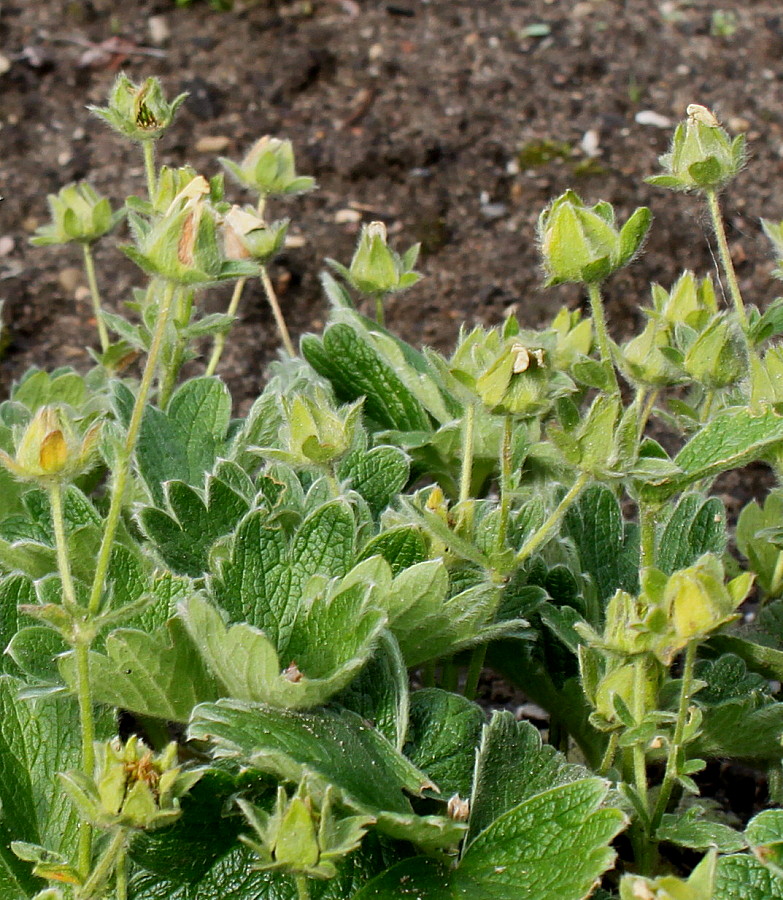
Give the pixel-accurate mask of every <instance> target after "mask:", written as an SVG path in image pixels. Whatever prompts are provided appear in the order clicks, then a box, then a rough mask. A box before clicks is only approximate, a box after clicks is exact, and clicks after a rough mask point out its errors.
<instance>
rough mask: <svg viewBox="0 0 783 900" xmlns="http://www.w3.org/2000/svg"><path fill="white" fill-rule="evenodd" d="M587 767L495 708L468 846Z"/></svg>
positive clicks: (479, 766)
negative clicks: (570, 760)
mask: <svg viewBox="0 0 783 900" xmlns="http://www.w3.org/2000/svg"><path fill="white" fill-rule="evenodd" d="M585 774H586V770H585V769H583V768H582V767H581V766H577V765H573V764H571V763H568V762H567V761H566V759H565V757H564V756H563V755H562V754H561V753H558V752H557V751H556V750H555V748H554V747H551V746H549V745H544V744H543V743H542V741H541V735H540V733H539V731H538V729H536V728H535V727H534V726H533V725H531V724H530V723H529V722H516V721H515V720H514V717H513V716H512V715H511V713H509V712H495V713H494V714H493V716H492V721H491V722H490V724H489V725H488V726H486V728H485V729H484V735H483V737H482V741H481V748H480V750H479V754H478V758H477V760H476V777H475V782H474V785H473V796H472V798H471V802H470V806H471V810H470V822H469V828H468V838H467V842H466V843H467V845H468V846H469V845H470V844H471V842H472V841H474V840H475V839H476V838H477V837H478V836H479V835H480V834H481V833H482V832H483V831H484V830H485V829H487V828H489V826H490V825H491V824H492V823H493V822H494V821H495V820H496V819H498V818H499V817H500V816H502V815H504V814H505V813H507V812H508V811H509V810H511V809H513V808H514V807H515V806H517V805H518V804H520V803H522V802H524V801H525V800H528V799H529V798H531V797H533V796H535V795H536V794H540V793H542V792H544V791H548V790H550V789H551V788H554V787H558V786H560V785H564V784H568V783H569V782H573V781H576V780H577V779H580V778H584V776H585Z"/></svg>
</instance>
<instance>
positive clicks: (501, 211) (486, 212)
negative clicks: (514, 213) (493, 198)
mask: <svg viewBox="0 0 783 900" xmlns="http://www.w3.org/2000/svg"><path fill="white" fill-rule="evenodd" d="M507 212H508V207H507V206H506V204H505V203H484V204H482V206H481V215H482V216H484V218H485V219H502V218H503V216H505V215H506V213H507Z"/></svg>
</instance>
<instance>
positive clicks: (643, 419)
mask: <svg viewBox="0 0 783 900" xmlns="http://www.w3.org/2000/svg"><path fill="white" fill-rule="evenodd" d="M640 393H641V394H642V396H643V391H642V390H641V389H640ZM658 393H659V391H657V390H655V391H650V394H649V396H648V397H647V399H646V400H645V401H644V405H643V406H642V411H641V412H640V413H639V429H638V431H637V434H638V436H639V440H640V441H641V440H642V438H643V437H644V432H645V429H646V428H647V422H648V420H649V418H650V416H651V415H652V411H653V408H654V407H655V401H656V400H657V399H658Z"/></svg>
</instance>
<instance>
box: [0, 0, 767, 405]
mask: <svg viewBox="0 0 783 900" xmlns="http://www.w3.org/2000/svg"><path fill="white" fill-rule="evenodd" d="M0 54H1V55H2V58H0V71H2V70H5V71H4V73H3V74H2V75H0V90H1V91H2V93H1V94H0V184H2V194H3V195H4V199H3V202H2V204H0V216H2V219H0V299H2V300H4V301H5V312H4V318H5V322H6V327H7V329H8V338H9V340H10V343H9V345H8V347H7V349H6V352H5V354H4V357H3V359H2V361H0V378H1V379H2V381H3V383H4V385H5V386H6V387H7V385H8V383H9V382H10V380H11V379H13V378H18V377H19V376H20V375H21V373H22V372H23V371H24V370H25V369H26V368H27V367H28V366H30V365H32V364H38V365H45V366H48V367H51V366H56V365H61V364H70V365H74V366H76V367H77V368H85V367H87V366H88V365H89V358H88V356H87V354H86V353H85V350H84V347H85V345H86V344H94V342H95V336H94V323H93V322H92V321H91V313H90V306H89V304H88V302H87V301H86V299H85V294H86V291H85V290H84V285H83V281H82V277H81V276H80V275H79V272H78V266H79V265H80V262H81V260H80V255H79V253H78V251H77V250H76V249H75V248H74V247H61V248H55V249H50V248H47V249H38V248H33V247H30V246H29V244H28V237H29V235H30V233H31V232H32V231H33V230H34V229H35V227H36V226H37V225H39V224H42V223H43V222H45V221H47V219H48V212H47V208H46V194H47V193H50V192H55V191H57V190H58V189H59V188H60V187H61V186H62V185H64V184H66V183H68V182H70V181H74V180H78V179H82V178H89V179H90V180H91V181H92V183H93V184H94V185H95V186H96V187H97V189H98V190H100V191H101V192H103V193H106V194H108V195H109V196H111V197H112V198H114V200H115V201H117V202H119V201H121V199H122V198H123V197H124V196H125V195H126V194H128V193H132V192H138V193H140V192H142V190H143V177H142V169H141V162H140V159H139V157H138V153H137V150H136V148H135V147H133V146H131V145H127V144H125V143H123V141H122V140H121V139H119V138H118V137H117V136H116V135H114V134H112V133H110V132H109V131H108V130H107V129H106V128H105V127H104V126H103V125H102V123H100V122H99V121H98V120H97V119H95V118H94V117H91V116H90V115H89V114H88V113H87V112H86V110H85V106H86V105H88V104H98V105H100V104H102V103H104V102H105V98H106V96H107V92H108V90H109V88H110V86H111V84H112V81H113V79H114V77H115V73H116V71H117V70H119V69H124V70H125V71H126V72H127V73H128V75H129V76H130V77H131V78H132V79H134V80H136V81H140V80H142V79H143V78H144V77H145V76H147V75H149V74H153V75H157V76H160V77H161V78H162V80H163V82H164V85H165V87H166V90H167V92H168V93H169V95H170V96H173V95H174V94H176V93H178V92H180V91H183V90H187V91H190V98H189V99H188V101H187V103H186V104H185V107H184V109H183V110H182V111H181V113H180V115H179V117H178V119H177V121H176V123H175V125H174V127H173V128H172V130H171V131H170V132H169V134H168V135H167V136H166V138H165V139H164V140H163V141H162V143H161V147H160V159H161V160H162V161H166V162H168V163H171V164H184V163H185V162H190V163H191V164H193V165H194V166H195V167H197V168H198V169H200V170H202V171H205V172H206V173H208V174H213V173H214V172H215V171H217V168H218V167H217V164H216V162H215V156H216V155H217V154H216V153H215V151H214V150H206V149H204V148H205V146H208V142H207V140H206V139H208V138H221V139H222V141H218V142H217V143H218V144H223V145H224V146H223V148H222V149H221V151H220V152H221V153H222V154H223V155H225V156H229V157H233V158H240V157H241V156H242V155H243V154H244V152H245V151H246V150H247V148H248V147H249V146H250V144H251V143H252V142H253V141H254V140H255V139H256V138H257V137H259V136H260V135H262V134H266V133H270V134H273V135H277V136H285V137H289V138H291V139H292V140H293V142H294V145H295V147H296V150H297V156H298V163H299V168H300V169H301V170H302V171H303V172H304V173H307V174H312V175H314V176H315V177H316V178H317V180H318V183H319V185H320V190H319V191H318V192H317V193H314V194H311V195H309V196H307V197H305V198H298V199H295V200H292V201H289V202H285V203H282V202H278V203H275V204H274V206H273V208H272V210H271V212H272V214H273V215H290V216H291V217H292V219H293V222H294V227H293V233H294V234H295V235H296V236H298V237H300V238H302V239H303V240H301V241H300V242H299V243H300V244H302V246H300V247H298V248H292V249H289V250H287V251H286V253H285V254H284V256H283V257H282V258H281V259H280V260H279V262H278V263H277V264H276V265H275V266H274V272H273V274H274V278H275V281H276V283H277V285H278V288H279V289H280V291H281V293H282V295H283V304H284V307H285V315H286V318H287V320H288V322H289V325H290V328H291V330H292V332H293V334H294V336H295V337H296V336H297V335H299V334H301V333H303V332H305V331H307V330H310V329H317V328H318V327H319V326H320V325H321V324H322V323H323V320H324V317H325V314H326V304H325V301H324V299H323V296H322V293H321V289H320V284H319V280H318V275H319V271H320V270H321V268H322V266H323V260H324V258H325V257H327V256H331V257H334V258H336V259H339V260H343V261H347V260H349V259H350V255H351V252H352V248H353V244H354V241H355V237H356V233H357V231H358V228H359V221H371V220H373V219H382V220H384V221H385V222H386V223H387V225H388V227H389V231H390V233H391V234H392V235H393V241H394V243H395V244H396V245H397V246H399V247H400V248H405V247H407V246H408V245H409V244H411V243H413V242H414V241H421V242H422V244H423V255H422V260H421V265H420V268H421V270H422V271H423V272H424V274H425V275H426V278H425V279H424V280H423V281H422V282H421V283H420V284H419V285H418V286H417V287H416V288H415V289H413V290H411V291H410V292H409V293H407V294H405V295H403V296H400V297H398V298H396V299H395V300H394V301H393V302H392V303H391V304H390V308H389V310H388V322H389V325H390V327H391V328H393V329H394V330H396V331H397V332H398V333H399V334H401V335H402V336H404V337H405V338H407V339H409V340H411V341H413V342H414V343H421V342H424V341H426V342H429V343H431V344H434V345H435V346H436V347H439V348H441V349H448V347H449V346H450V345H451V343H452V341H453V340H454V337H455V336H456V334H457V332H458V329H459V327H460V326H461V325H462V324H466V325H472V324H474V323H477V322H481V323H485V324H494V323H497V322H499V321H500V320H501V319H502V318H503V316H504V315H505V314H506V312H507V311H508V310H509V309H510V308H515V309H516V310H517V311H518V313H519V316H520V318H521V319H522V321H523V322H524V323H525V324H540V323H541V322H543V321H544V320H545V319H546V317H548V316H549V315H551V314H552V313H553V312H554V311H556V309H557V308H558V307H559V306H560V305H562V304H564V303H566V304H568V305H570V306H572V307H574V306H576V305H578V304H580V303H582V302H583V300H582V298H581V297H580V294H579V291H578V290H577V289H574V288H571V287H563V288H557V289H552V290H548V291H544V290H543V289H542V287H541V275H540V270H539V265H538V259H537V249H536V239H535V225H536V219H537V216H538V214H539V212H540V211H541V209H542V208H543V207H544V206H545V205H546V203H547V202H548V201H549V200H551V199H552V198H553V197H555V196H557V195H558V194H559V193H560V192H562V191H563V190H564V189H566V188H567V187H573V188H574V189H575V190H577V191H578V192H579V193H580V194H582V195H583V196H584V197H585V199H587V200H589V201H590V202H594V201H596V200H598V199H605V200H609V201H611V202H612V203H614V204H615V205H616V207H617V212H618V218H619V219H620V220H624V219H625V218H626V217H627V216H628V215H629V214H630V213H631V212H632V211H633V209H634V208H635V207H636V206H638V205H642V204H645V205H648V206H650V207H651V208H652V210H653V212H654V215H655V222H654V226H653V230H652V233H651V235H650V238H649V240H648V242H647V246H646V249H645V253H644V255H643V257H642V258H641V259H640V260H638V261H637V262H636V263H635V264H634V265H633V266H632V267H630V268H628V269H626V270H624V271H623V272H621V273H619V274H618V275H616V276H615V277H614V278H613V279H612V280H611V281H610V282H609V284H608V288H607V305H608V311H609V317H610V320H611V327H612V329H613V332H614V335H615V337H617V338H618V339H619V338H621V337H622V336H623V335H625V334H629V333H630V332H631V331H632V330H633V329H634V328H635V327H636V326H638V324H639V321H640V312H639V308H640V306H641V305H642V304H645V303H646V302H647V300H648V296H649V288H648V284H649V282H650V281H658V282H660V283H662V284H664V285H668V284H670V283H671V282H672V281H673V280H674V279H675V278H676V276H677V275H678V274H679V272H680V271H681V270H683V269H684V268H686V267H691V268H694V269H696V270H697V271H698V272H700V273H706V272H713V273H715V270H716V266H715V261H714V257H713V249H712V247H711V241H710V235H709V230H708V228H707V226H706V223H705V222H704V220H703V216H702V213H701V211H700V209H699V206H698V202H697V201H696V199H695V198H693V197H689V196H684V195H675V194H672V193H670V192H667V191H662V190H660V189H654V188H652V187H649V186H647V185H645V184H644V182H643V178H644V177H645V176H646V175H649V174H651V173H653V172H654V171H656V158H657V156H658V155H659V154H660V153H662V152H663V151H665V150H666V148H667V143H668V141H669V138H670V134H671V129H670V128H669V127H662V126H663V125H665V121H663V120H660V117H663V119H664V120H665V119H669V120H670V121H671V122H676V121H677V120H678V119H679V118H681V117H682V115H683V111H684V109H685V106H686V105H687V104H688V103H690V102H699V103H702V104H705V105H707V106H710V107H711V108H713V109H715V110H716V112H717V114H718V115H719V116H720V118H721V120H722V121H723V122H724V123H725V124H726V126H727V127H728V129H729V130H730V131H732V132H737V131H745V132H747V136H748V140H749V145H750V150H751V158H750V163H749V165H748V166H747V168H746V170H745V171H744V172H743V174H742V175H741V176H740V178H739V179H738V180H737V182H736V183H735V184H734V185H733V186H732V188H731V190H730V192H729V193H728V194H727V195H726V197H725V200H724V204H725V212H726V217H727V220H728V226H729V235H730V242H731V245H732V253H733V254H734V258H735V262H736V264H737V268H738V273H739V277H740V281H741V284H742V287H743V289H744V291H745V294H746V299H747V300H749V301H753V302H758V303H759V304H760V305H763V304H765V303H767V302H768V301H769V300H770V299H771V298H772V297H773V296H774V295H775V291H776V285H775V282H774V281H770V278H769V275H770V272H771V270H772V268H773V260H772V257H771V254H770V252H769V247H768V245H767V242H766V239H765V238H764V237H763V236H762V235H761V233H760V228H759V218H760V217H761V216H765V217H767V218H772V219H778V218H780V217H781V216H783V194H781V193H780V192H779V191H776V190H775V185H776V183H777V182H778V180H779V179H780V176H781V169H782V168H783V158H782V155H783V102H781V101H782V100H783V67H781V64H780V59H781V56H783V15H781V10H780V6H779V4H778V3H776V2H750V3H744V4H737V5H736V6H734V7H733V8H731V9H724V10H716V9H715V7H714V3H713V2H704V0H695V2H694V0H666V2H662V3H653V4H651V3H648V2H646V0H627V2H624V3H623V2H619V0H592V2H591V0H584V2H577V3H574V2H569V0H429V2H427V0H394V2H387V0H305V2H301V0H297V2H287V3H282V2H279V3H270V2H269V0H257V2H249V0H245V2H242V0H237V2H235V4H234V9H233V10H232V11H230V12H223V13H218V12H215V11H213V10H212V9H211V8H210V6H209V5H207V4H206V3H203V2H195V3H194V4H193V5H192V6H190V7H189V8H176V7H175V6H174V4H173V3H172V2H170V0H123V2H122V3H117V2H114V0H10V2H6V0H3V2H2V4H0ZM650 113H654V114H656V116H657V117H659V119H658V120H657V121H658V124H643V123H645V122H649V121H650V118H651V117H650ZM652 118H653V121H654V122H655V121H656V119H655V117H652ZM234 196H236V197H237V198H239V196H240V194H239V193H238V192H237V193H236V194H235V195H234ZM346 210H347V211H348V212H346ZM346 220H353V221H346ZM123 238H124V236H123V235H120V236H119V238H117V240H118V241H119V240H122V239H123ZM113 240H114V239H110V240H109V241H108V243H106V244H104V245H101V247H100V249H99V251H98V263H99V277H100V279H101V284H102V287H103V290H104V293H105V295H106V298H107V305H108V306H110V307H112V308H115V309H116V308H117V307H119V306H120V305H121V304H122V302H123V301H124V300H127V299H128V298H129V296H130V290H131V287H132V285H133V284H134V283H136V282H138V276H137V272H136V270H135V269H134V267H133V266H132V265H131V264H130V263H129V262H127V261H124V260H119V261H118V258H119V256H120V254H118V252H117V251H116V249H115V248H114V247H113V246H112V242H113ZM203 302H204V304H205V306H206V307H207V308H208V309H211V310H218V309H223V308H224V306H225V304H226V303H227V300H226V296H225V292H221V291H217V292H215V291H213V292H211V293H210V294H209V295H208V296H207V297H205V299H204V301H203ZM277 346H278V341H277V338H276V335H275V331H274V327H273V323H272V319H271V315H270V313H269V311H268V309H267V307H266V305H265V303H264V301H263V298H262V296H261V294H260V292H259V291H253V290H251V291H248V292H247V294H246V299H245V300H244V301H243V307H242V309H241V320H240V322H239V324H238V325H237V327H236V329H235V331H234V333H233V335H232V338H231V341H230V346H229V350H228V352H227V354H226V356H225V358H224V363H223V369H222V371H223V374H224V375H225V376H226V378H227V380H228V381H229V384H230V386H231V388H232V390H233V391H234V395H235V397H236V400H237V403H238V405H239V406H240V407H242V406H244V405H246V404H247V403H248V402H249V400H250V399H252V398H253V397H254V396H255V395H256V394H257V392H258V391H259V389H260V387H261V385H262V384H263V378H264V369H265V365H266V363H267V362H268V361H269V360H270V359H272V358H274V355H275V353H276V350H277Z"/></svg>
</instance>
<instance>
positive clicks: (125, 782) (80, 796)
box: [60, 736, 202, 831]
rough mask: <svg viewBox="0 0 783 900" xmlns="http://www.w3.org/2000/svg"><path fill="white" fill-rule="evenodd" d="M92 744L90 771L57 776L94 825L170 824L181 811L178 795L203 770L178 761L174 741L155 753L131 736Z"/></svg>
mask: <svg viewBox="0 0 783 900" xmlns="http://www.w3.org/2000/svg"><path fill="white" fill-rule="evenodd" d="M95 749H96V762H95V774H94V777H89V776H88V775H86V774H85V773H84V772H79V771H73V772H67V773H65V774H64V775H61V776H60V778H61V780H62V784H63V787H64V789H65V791H66V793H67V794H68V795H69V797H70V798H71V800H72V801H73V803H74V806H76V808H77V809H78V811H79V813H80V815H81V816H82V817H83V818H84V819H86V820H87V821H88V822H91V823H92V824H93V825H96V826H97V827H98V828H115V827H122V828H133V829H137V830H141V831H154V830H155V829H157V828H162V827H164V826H165V825H170V824H171V823H172V822H174V821H175V820H176V819H178V818H179V816H180V815H181V810H180V805H179V800H180V798H181V797H182V796H183V795H184V794H186V793H187V792H188V791H189V790H190V789H191V788H192V787H193V785H194V784H195V783H196V782H197V781H198V780H199V778H201V775H202V772H201V771H200V770H198V769H190V770H188V771H183V770H182V768H181V766H179V765H177V745H176V744H175V743H171V744H169V746H168V747H167V748H166V749H165V750H164V751H163V753H160V754H155V753H153V751H152V750H150V749H149V748H148V747H147V746H145V744H144V743H142V742H141V741H140V740H139V739H138V738H136V737H135V736H134V737H131V738H129V740H128V741H127V743H125V744H123V743H122V742H121V741H120V740H119V739H118V738H115V739H114V740H112V741H109V742H107V743H105V744H96V745H95Z"/></svg>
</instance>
